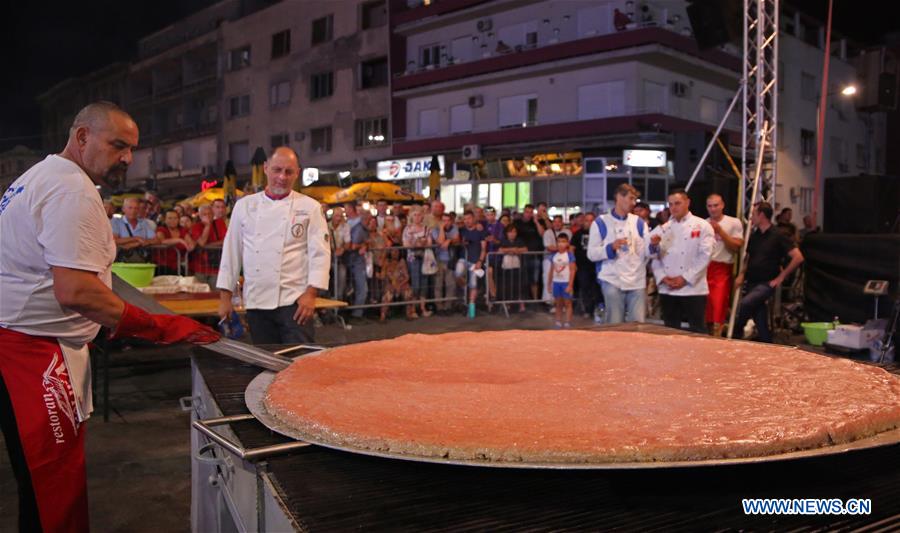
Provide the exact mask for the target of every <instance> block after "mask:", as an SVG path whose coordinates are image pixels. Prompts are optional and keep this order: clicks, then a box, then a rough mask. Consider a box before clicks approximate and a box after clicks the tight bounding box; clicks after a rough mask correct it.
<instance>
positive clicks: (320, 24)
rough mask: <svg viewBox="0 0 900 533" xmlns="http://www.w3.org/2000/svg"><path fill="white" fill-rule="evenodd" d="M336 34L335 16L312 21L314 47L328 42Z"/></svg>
mask: <svg viewBox="0 0 900 533" xmlns="http://www.w3.org/2000/svg"><path fill="white" fill-rule="evenodd" d="M333 33H334V16H333V15H328V16H325V17H322V18H318V19H316V20H314V21H312V44H313V46H315V45H317V44H321V43H325V42H328V41H330V40H331V39H332V35H333Z"/></svg>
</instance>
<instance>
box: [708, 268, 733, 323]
mask: <svg viewBox="0 0 900 533" xmlns="http://www.w3.org/2000/svg"><path fill="white" fill-rule="evenodd" d="M733 268H734V265H732V264H731V263H719V262H717V261H710V262H709V267H708V268H707V269H706V283H707V284H708V285H709V297H708V298H707V299H706V322H707V324H724V323H725V322H727V321H728V311H729V309H728V307H729V305H728V304H729V303H730V302H731V283H732V269H733Z"/></svg>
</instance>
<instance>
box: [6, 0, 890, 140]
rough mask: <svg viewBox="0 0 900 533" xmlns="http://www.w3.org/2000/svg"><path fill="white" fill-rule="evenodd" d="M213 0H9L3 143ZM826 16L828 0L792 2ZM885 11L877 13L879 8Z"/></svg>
mask: <svg viewBox="0 0 900 533" xmlns="http://www.w3.org/2000/svg"><path fill="white" fill-rule="evenodd" d="M212 3H214V0H180V1H176V0H152V1H151V0H128V1H127V2H123V1H122V0H90V1H80V2H79V1H74V2H73V1H69V2H60V3H58V4H57V3H50V2H27V1H19V2H8V3H6V5H4V8H3V13H2V16H0V46H2V48H0V50H4V51H5V52H6V53H5V54H4V61H3V67H4V69H3V70H4V74H3V80H4V81H3V82H2V84H0V150H4V149H7V148H9V147H11V146H14V145H16V144H24V145H26V146H30V147H33V148H39V147H40V113H39V109H38V106H37V103H36V102H35V97H36V96H37V95H38V94H40V93H42V92H43V91H46V90H47V89H49V88H50V87H52V86H54V85H55V84H57V83H59V82H60V81H62V80H64V79H66V78H68V77H72V76H77V75H81V74H86V73H88V72H91V71H92V70H94V69H97V68H100V67H102V66H104V65H107V64H109V63H111V62H114V61H118V60H128V59H130V58H133V57H134V55H135V51H136V45H137V40H138V39H139V38H140V37H142V36H144V35H147V34H149V33H153V32H154V31H156V30H159V29H161V28H164V27H165V26H167V25H168V24H171V23H172V22H173V21H175V20H178V19H180V18H182V17H184V16H185V15H187V14H189V13H192V12H194V11H196V10H198V9H201V8H203V7H204V6H206V5H210V4H212ZM887 4H888V3H887V2H884V3H882V2H878V1H875V0H865V1H862V0H854V1H852V2H851V1H850V0H836V1H835V30H836V31H841V32H843V33H845V34H847V35H848V36H850V37H852V38H855V39H857V40H859V41H861V42H866V43H873V44H877V43H878V42H879V41H880V38H881V36H883V35H885V34H887V33H889V32H893V31H898V30H900V22H897V19H896V18H895V17H893V16H892V15H890V14H889V13H887V12H885V5H887ZM793 5H798V6H800V7H801V8H802V9H804V10H805V11H807V12H808V13H810V14H811V15H813V16H818V17H821V18H822V20H824V14H825V10H826V6H827V1H826V0H801V1H799V2H793ZM879 14H880V15H879Z"/></svg>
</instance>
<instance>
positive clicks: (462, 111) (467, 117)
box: [450, 104, 473, 133]
mask: <svg viewBox="0 0 900 533" xmlns="http://www.w3.org/2000/svg"><path fill="white" fill-rule="evenodd" d="M472 114H473V113H472V108H471V107H469V104H460V105H455V106H452V107H451V108H450V133H468V132H470V131H472V121H473V120H472V119H473V117H472Z"/></svg>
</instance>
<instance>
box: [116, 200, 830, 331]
mask: <svg viewBox="0 0 900 533" xmlns="http://www.w3.org/2000/svg"><path fill="white" fill-rule="evenodd" d="M639 194H640V193H639V192H638V191H637V190H636V189H634V188H633V187H632V186H630V185H628V184H623V185H621V186H620V187H619V188H618V190H617V192H616V201H615V205H614V207H613V208H612V209H611V210H610V212H609V213H604V214H601V215H599V216H595V215H594V214H593V213H590V212H588V213H576V214H573V215H571V217H570V220H569V221H568V224H566V223H564V220H563V217H562V216H561V215H555V216H551V215H550V214H549V212H548V208H547V205H546V204H545V203H539V204H537V205H536V206H533V205H530V204H529V205H526V206H525V207H524V209H523V210H522V211H521V212H518V211H515V210H512V209H502V210H497V209H495V208H493V207H489V206H488V207H482V206H476V205H468V206H465V207H464V209H463V210H462V212H452V211H447V210H446V209H445V206H444V204H443V203H442V202H441V201H439V200H434V201H431V202H426V203H421V204H412V205H406V204H401V203H393V204H391V203H389V202H387V201H385V200H379V201H377V202H375V203H374V204H373V205H371V206H370V205H369V204H368V203H366V204H362V203H360V202H348V203H345V204H343V205H341V206H336V207H333V208H327V207H323V210H325V214H326V219H327V228H328V235H329V242H330V245H331V249H332V267H331V272H330V286H329V290H328V295H329V296H331V297H333V298H336V299H339V300H344V301H346V302H348V303H349V304H350V306H351V322H352V321H355V322H357V323H366V322H369V321H370V320H371V319H377V320H380V321H384V320H386V319H387V318H388V317H389V316H390V314H391V310H392V309H394V308H400V309H402V311H403V314H404V316H405V317H406V318H407V319H410V320H414V319H416V318H419V317H427V316H430V315H431V314H433V313H438V314H451V313H459V312H462V313H468V314H469V315H470V316H474V314H475V312H476V311H475V310H476V308H477V306H482V305H484V306H486V307H487V308H488V309H489V310H490V308H491V307H492V305H494V304H498V303H499V304H503V305H506V306H507V309H508V310H511V311H513V312H515V311H519V312H524V311H526V310H527V308H528V307H529V306H530V307H532V308H536V309H546V308H552V311H553V312H554V315H555V325H556V326H557V327H562V328H565V327H569V325H570V323H571V320H572V315H573V313H575V312H578V313H580V314H583V315H584V316H585V317H587V318H591V317H593V319H594V320H595V321H597V322H605V323H618V322H622V321H626V320H627V321H639V322H640V321H645V320H646V319H647V318H648V317H654V318H655V317H656V316H657V314H658V315H659V318H661V319H662V320H663V322H664V323H665V324H666V325H668V326H671V327H681V325H682V324H684V323H687V324H688V327H689V329H691V330H693V331H708V332H710V333H712V334H713V335H722V333H723V331H724V327H725V324H726V323H727V319H728V316H729V314H730V301H731V298H732V293H733V287H734V281H735V280H734V270H735V268H734V261H735V258H736V256H737V252H738V251H739V250H740V248H741V246H742V244H743V238H744V227H743V225H742V224H741V222H740V221H739V220H738V219H736V218H733V217H730V216H727V215H725V214H724V209H725V203H724V200H723V198H722V196H720V195H718V194H712V195H710V196H709V198H708V199H707V202H706V209H707V212H708V214H709V218H707V219H702V218H700V217H697V216H695V215H693V214H692V213H691V211H690V199H689V197H688V196H687V194H686V193H684V192H682V191H673V192H672V194H671V195H670V196H669V199H668V200H669V202H668V206H667V207H666V208H665V209H663V210H660V211H659V212H658V213H656V215H655V216H651V211H650V206H649V205H647V204H646V203H643V202H640V201H638V198H639ZM105 205H106V208H107V215H108V216H109V217H110V220H111V225H112V230H113V234H114V237H115V241H116V245H117V246H118V249H119V252H118V260H121V261H137V262H143V261H148V260H152V261H153V262H155V263H157V266H158V270H157V274H175V273H177V264H176V260H177V259H176V252H175V250H178V251H179V253H180V255H178V257H182V256H183V254H184V253H187V252H190V256H189V257H190V259H189V268H188V272H190V273H191V274H192V275H196V276H198V277H200V278H201V281H208V282H210V283H211V284H214V283H215V276H216V273H217V271H218V263H219V255H218V254H217V251H219V250H221V245H222V242H223V241H224V240H225V237H226V235H227V232H228V224H229V221H228V219H229V214H228V208H227V206H226V204H225V202H224V201H223V200H215V201H214V202H212V204H210V205H204V206H200V207H199V208H194V206H192V205H191V204H190V203H179V204H176V205H174V206H173V207H172V208H171V209H162V208H161V204H160V200H159V197H158V196H157V195H156V194H155V193H154V192H152V191H150V192H147V193H146V194H145V195H144V197H142V198H139V197H129V198H126V199H125V201H124V204H123V205H122V216H120V217H113V213H114V212H115V210H114V208H113V207H112V204H111V203H110V202H108V201H107V202H106V203H105ZM753 217H754V219H753V221H754V222H753V223H754V226H755V231H754V232H753V234H752V235H753V237H751V241H750V243H749V248H750V249H749V257H750V262H749V265H748V266H749V268H748V271H747V272H746V275H745V279H744V280H739V281H741V282H743V281H746V282H747V285H748V286H747V294H746V297H745V298H744V305H743V306H742V308H741V312H740V313H739V314H738V316H737V323H738V329H739V328H741V327H742V325H743V324H742V323H744V322H746V321H747V320H749V319H751V318H752V319H754V322H755V323H756V324H757V327H758V329H759V338H760V339H761V340H771V333H770V332H769V331H768V328H767V327H766V326H765V322H766V321H765V320H763V317H764V315H763V313H765V312H767V308H766V302H767V301H768V299H769V297H770V296H771V292H772V291H774V288H775V287H776V286H777V285H779V284H781V283H782V282H783V281H784V279H791V278H790V276H792V272H793V271H794V270H795V269H796V268H797V266H798V265H799V264H800V262H802V256H800V252H799V250H798V249H797V247H796V244H797V242H798V241H799V240H800V239H802V238H803V237H804V236H805V235H807V234H809V233H812V232H816V231H818V228H815V227H813V226H812V225H811V219H810V220H806V219H805V220H804V228H803V229H802V230H800V231H798V230H797V228H796V226H794V225H793V224H792V223H791V217H792V213H791V210H790V208H785V209H783V210H782V211H781V212H780V213H779V214H778V216H777V217H774V219H773V213H772V208H771V206H769V205H768V204H764V203H763V204H760V205H758V206H756V208H755V210H754V215H753ZM807 218H809V217H807ZM757 219H759V220H757ZM769 227H772V228H774V229H775V231H774V232H772V233H771V234H768V229H769ZM766 235H770V236H771V237H773V238H771V239H770V238H766V239H763V238H762V237H763V236H766ZM774 237H777V239H775V238H774ZM161 246H164V247H166V248H165V249H164V250H163V251H161V252H159V253H156V254H154V255H152V256H151V254H150V253H149V252H150V250H152V249H154V248H156V249H158V248H159V247H161ZM763 264H764V265H765V267H762V266H761V265H763ZM765 286H768V288H769V289H771V290H767V289H766V288H765ZM545 306H546V307H545Z"/></svg>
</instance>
